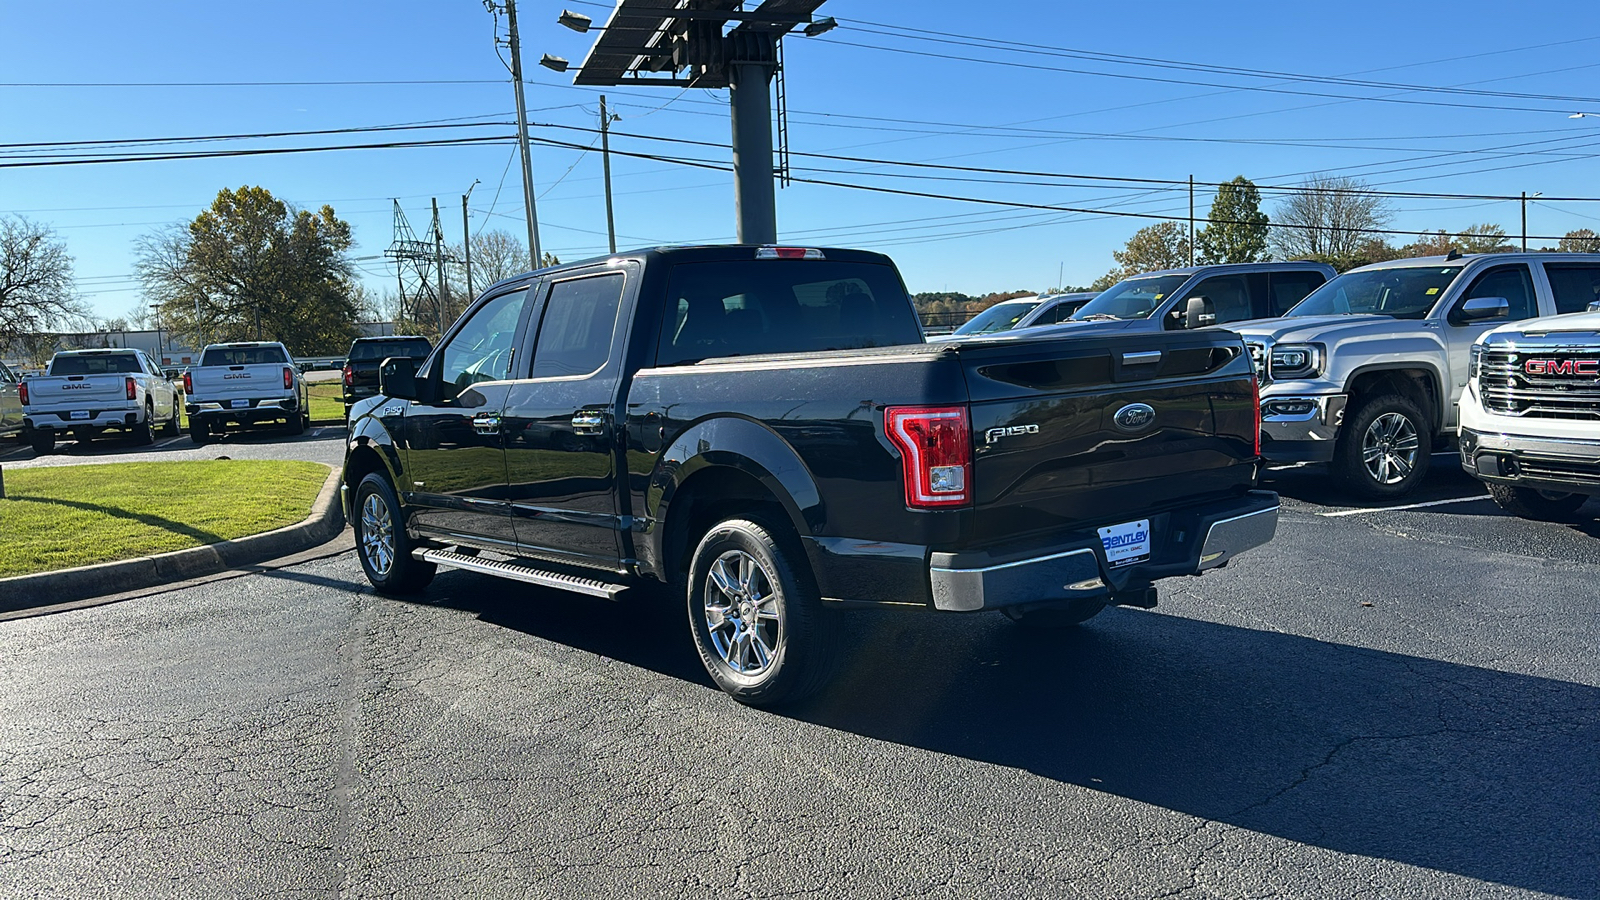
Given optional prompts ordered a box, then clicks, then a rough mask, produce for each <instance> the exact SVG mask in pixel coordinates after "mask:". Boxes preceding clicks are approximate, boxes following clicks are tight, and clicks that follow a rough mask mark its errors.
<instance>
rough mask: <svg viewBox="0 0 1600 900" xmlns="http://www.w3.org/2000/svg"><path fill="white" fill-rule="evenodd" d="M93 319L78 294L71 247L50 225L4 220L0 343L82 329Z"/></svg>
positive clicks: (0, 252)
mask: <svg viewBox="0 0 1600 900" xmlns="http://www.w3.org/2000/svg"><path fill="white" fill-rule="evenodd" d="M88 317H89V316H88V307H87V306H86V305H85V304H84V302H83V301H82V300H81V299H79V297H78V296H77V293H76V291H75V290H74V289H73V278H72V257H71V256H68V255H67V244H66V242H65V241H63V240H61V239H59V238H57V237H56V236H55V232H53V231H51V230H50V229H49V228H48V227H46V226H44V225H40V224H37V223H35V222H30V221H29V220H27V219H24V218H22V217H21V216H0V344H7V343H10V342H11V341H14V340H16V339H17V338H19V337H21V336H22V335H25V334H35V333H38V332H43V331H50V330H60V329H65V328H68V327H71V326H77V325H82V324H83V323H85V322H86V321H87V320H88Z"/></svg>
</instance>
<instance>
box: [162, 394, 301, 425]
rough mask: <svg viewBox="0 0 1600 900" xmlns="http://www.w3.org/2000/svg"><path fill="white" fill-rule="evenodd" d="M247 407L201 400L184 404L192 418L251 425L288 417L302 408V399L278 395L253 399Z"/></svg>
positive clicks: (185, 410)
mask: <svg viewBox="0 0 1600 900" xmlns="http://www.w3.org/2000/svg"><path fill="white" fill-rule="evenodd" d="M249 402H250V405H249V406H246V407H234V406H225V405H223V404H222V403H220V402H218V403H213V402H209V401H200V402H195V403H186V404H184V412H186V413H188V414H189V418H190V419H205V420H207V421H212V422H238V423H240V424H244V425H249V424H251V423H254V422H269V421H274V420H277V419H283V418H287V417H288V416H290V415H293V414H294V413H296V412H297V411H299V409H300V400H299V398H297V397H277V398H273V399H269V400H251V401H249Z"/></svg>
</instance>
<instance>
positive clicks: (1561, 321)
mask: <svg viewBox="0 0 1600 900" xmlns="http://www.w3.org/2000/svg"><path fill="white" fill-rule="evenodd" d="M1563 274H1564V275H1566V276H1567V277H1573V276H1574V275H1575V274H1576V273H1563ZM1583 275H1584V277H1583V279H1582V283H1575V284H1574V285H1573V291H1574V294H1575V295H1581V294H1582V293H1584V292H1586V291H1587V292H1593V293H1592V296H1594V297H1595V298H1596V299H1597V300H1600V259H1596V260H1594V261H1593V262H1592V263H1590V264H1589V266H1588V271H1587V272H1585V273H1583ZM1575 280H1576V279H1575ZM1554 281H1555V278H1554V277H1552V282H1554ZM1469 366H1470V371H1471V377H1470V378H1469V379H1468V383H1467V389H1466V391H1465V392H1464V393H1463V394H1462V396H1461V466H1462V468H1464V469H1466V470H1467V472H1468V474H1470V475H1472V476H1474V477H1475V478H1477V479H1479V480H1480V481H1483V482H1485V483H1486V484H1487V485H1488V486H1489V494H1490V495H1491V496H1493V497H1494V500H1495V502H1496V503H1498V504H1499V505H1500V506H1501V508H1502V509H1505V510H1506V511H1508V512H1511V513H1514V514H1516V515H1518V516H1521V517H1523V518H1525V519H1540V520H1546V521H1560V520H1563V519H1566V518H1567V517H1569V516H1571V515H1572V514H1573V513H1575V512H1577V510H1578V507H1580V506H1582V505H1583V504H1584V503H1585V502H1586V501H1587V500H1588V499H1589V498H1590V497H1595V496H1600V312H1589V313H1579V314H1577V315H1571V316H1555V317H1552V318H1548V319H1538V320H1535V321H1532V322H1521V323H1518V324H1515V325H1507V326H1504V327H1502V328H1496V329H1495V330H1493V331H1491V332H1489V333H1488V334H1486V335H1484V336H1483V339H1482V340H1480V341H1479V342H1478V343H1476V344H1474V345H1473V347H1472V358H1471V361H1470V363H1469Z"/></svg>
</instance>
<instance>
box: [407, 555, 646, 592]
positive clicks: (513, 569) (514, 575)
mask: <svg viewBox="0 0 1600 900" xmlns="http://www.w3.org/2000/svg"><path fill="white" fill-rule="evenodd" d="M411 555H412V556H413V557H414V558H416V559H420V560H422V561H423V562H431V563H437V564H439V565H441V566H449V567H450V568H452V569H466V570H467V571H469V572H482V573H484V574H486V575H495V576H498V577H500V578H510V579H512V580H513V581H522V582H526V583H528V584H537V585H539V586H540V587H547V588H555V589H557V590H561V591H572V592H573V593H577V594H588V595H589V596H591V597H603V598H605V599H606V600H615V599H617V595H618V594H620V593H622V592H623V591H625V590H627V589H628V586H627V585H625V584H610V583H608V582H604V581H600V580H598V579H594V578H583V577H580V576H577V575H564V574H562V573H560V572H547V571H545V570H544V569H535V568H532V567H530V566H519V565H517V564H516V563H508V562H501V561H499V560H496V559H483V558H482V557H478V556H468V555H467V554H465V553H454V552H452V551H449V550H429V549H417V550H413V551H412V552H411Z"/></svg>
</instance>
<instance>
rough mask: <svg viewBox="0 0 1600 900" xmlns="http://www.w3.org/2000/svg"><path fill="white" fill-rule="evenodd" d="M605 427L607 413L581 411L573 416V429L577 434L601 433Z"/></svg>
mask: <svg viewBox="0 0 1600 900" xmlns="http://www.w3.org/2000/svg"><path fill="white" fill-rule="evenodd" d="M605 427H606V416H605V413H598V412H581V413H578V414H577V415H575V416H573V417H572V430H573V431H574V432H575V433H577V434H599V433H600V432H601V431H602V430H603V429H604V428H605Z"/></svg>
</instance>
